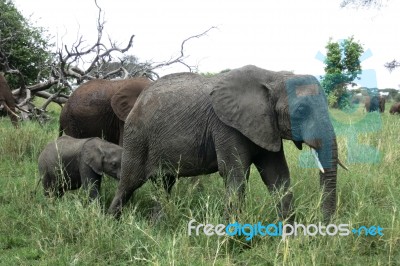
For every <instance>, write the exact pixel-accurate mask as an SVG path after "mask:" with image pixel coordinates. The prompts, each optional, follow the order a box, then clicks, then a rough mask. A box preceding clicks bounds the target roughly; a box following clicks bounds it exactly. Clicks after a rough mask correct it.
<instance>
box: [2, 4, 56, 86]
mask: <svg viewBox="0 0 400 266" xmlns="http://www.w3.org/2000/svg"><path fill="white" fill-rule="evenodd" d="M51 47H52V43H50V37H49V36H46V30H45V29H43V28H41V27H35V26H33V25H32V23H31V22H30V21H29V20H28V19H26V18H24V17H23V15H22V14H21V13H20V12H19V11H18V10H17V8H16V7H15V6H14V4H13V2H11V1H9V0H0V68H1V69H0V70H3V71H9V70H18V71H19V72H20V74H22V76H23V78H24V83H25V84H32V83H35V82H37V81H38V79H39V80H40V79H41V77H46V76H48V74H49V71H50V65H51V63H50V61H51V59H52V54H51V52H50V49H51ZM9 82H11V83H15V82H16V80H15V78H11V79H10V80H9ZM14 85H16V84H14ZM13 87H14V86H13Z"/></svg>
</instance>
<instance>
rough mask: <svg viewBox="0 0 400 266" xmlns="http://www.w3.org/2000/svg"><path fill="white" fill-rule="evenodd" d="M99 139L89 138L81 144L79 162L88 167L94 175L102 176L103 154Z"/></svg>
mask: <svg viewBox="0 0 400 266" xmlns="http://www.w3.org/2000/svg"><path fill="white" fill-rule="evenodd" d="M100 141H101V140H100V139H99V138H91V139H89V140H88V141H86V142H85V144H83V147H82V151H81V160H83V162H84V163H85V164H86V165H88V166H89V167H90V168H91V169H92V170H93V171H94V172H95V173H96V174H98V175H101V174H103V159H104V152H103V151H102V150H101V148H100V145H99V142H100Z"/></svg>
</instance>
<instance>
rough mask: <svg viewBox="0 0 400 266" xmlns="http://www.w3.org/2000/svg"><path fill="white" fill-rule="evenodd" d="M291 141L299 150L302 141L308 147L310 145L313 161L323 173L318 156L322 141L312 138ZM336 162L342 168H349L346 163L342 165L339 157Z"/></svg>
mask: <svg viewBox="0 0 400 266" xmlns="http://www.w3.org/2000/svg"><path fill="white" fill-rule="evenodd" d="M293 143H294V144H295V145H296V147H297V148H298V149H299V150H302V149H303V143H305V144H306V145H307V146H308V147H310V150H311V154H312V156H313V157H314V159H315V163H316V165H317V166H318V169H319V170H320V171H321V172H322V173H325V170H324V167H323V166H322V163H321V161H320V159H319V156H318V150H320V149H321V148H322V141H321V140H320V139H313V140H306V141H293ZM337 163H338V165H340V166H341V167H342V168H343V169H345V170H349V169H348V168H347V166H346V165H344V164H343V163H342V162H341V161H340V159H339V158H337Z"/></svg>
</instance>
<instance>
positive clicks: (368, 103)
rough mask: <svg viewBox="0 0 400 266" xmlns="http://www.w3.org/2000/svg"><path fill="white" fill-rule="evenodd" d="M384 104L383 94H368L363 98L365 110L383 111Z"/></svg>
mask: <svg viewBox="0 0 400 266" xmlns="http://www.w3.org/2000/svg"><path fill="white" fill-rule="evenodd" d="M385 104H386V99H385V97H383V96H377V95H375V96H372V97H370V96H368V97H367V98H366V99H365V110H366V111H367V112H375V111H378V110H379V112H380V113H384V112H385Z"/></svg>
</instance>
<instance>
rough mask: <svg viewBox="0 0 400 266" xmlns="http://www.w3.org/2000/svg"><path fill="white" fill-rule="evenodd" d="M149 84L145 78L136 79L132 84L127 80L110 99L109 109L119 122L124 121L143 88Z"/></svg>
mask: <svg viewBox="0 0 400 266" xmlns="http://www.w3.org/2000/svg"><path fill="white" fill-rule="evenodd" d="M149 84H150V81H149V80H148V79H147V78H136V79H135V80H134V81H133V82H132V81H131V80H127V82H125V83H122V84H121V86H120V88H119V89H118V90H117V92H116V93H115V94H114V95H113V97H112V98H111V108H112V109H113V111H114V113H115V114H116V115H117V117H118V118H119V119H120V120H121V121H125V119H126V117H127V116H128V114H129V112H130V111H131V109H132V107H133V106H134V105H135V102H136V100H137V98H138V97H139V95H140V93H141V92H142V90H143V88H146V87H147V86H148V85H149Z"/></svg>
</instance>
